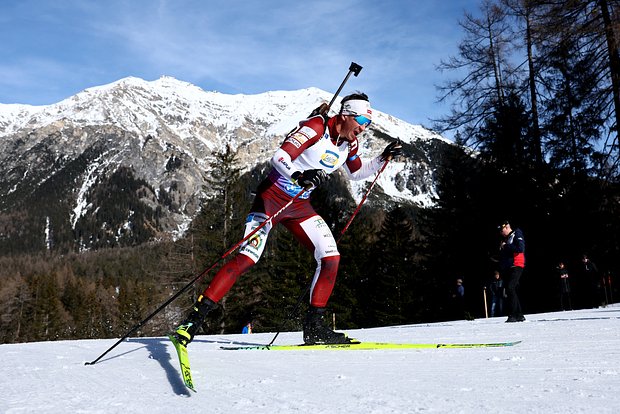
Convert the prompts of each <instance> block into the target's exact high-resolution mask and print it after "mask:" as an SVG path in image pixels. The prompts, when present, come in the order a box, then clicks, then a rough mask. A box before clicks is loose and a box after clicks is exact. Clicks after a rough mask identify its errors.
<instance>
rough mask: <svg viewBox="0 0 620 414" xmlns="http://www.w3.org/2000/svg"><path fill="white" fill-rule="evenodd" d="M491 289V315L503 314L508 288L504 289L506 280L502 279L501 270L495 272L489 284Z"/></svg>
mask: <svg viewBox="0 0 620 414" xmlns="http://www.w3.org/2000/svg"><path fill="white" fill-rule="evenodd" d="M489 290H490V291H491V317H494V316H502V315H503V314H504V297H505V296H506V290H505V289H504V281H503V280H502V277H501V275H500V274H499V270H496V271H495V272H494V274H493V280H492V281H491V283H490V284H489Z"/></svg>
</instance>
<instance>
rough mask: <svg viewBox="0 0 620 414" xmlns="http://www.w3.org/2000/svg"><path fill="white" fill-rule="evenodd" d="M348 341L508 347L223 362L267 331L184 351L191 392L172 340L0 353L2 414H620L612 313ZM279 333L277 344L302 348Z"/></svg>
mask: <svg viewBox="0 0 620 414" xmlns="http://www.w3.org/2000/svg"><path fill="white" fill-rule="evenodd" d="M526 317H527V318H528V320H527V321H526V322H524V323H516V324H507V323H504V320H505V318H490V319H478V320H476V321H454V322H442V323H432V324H418V325H407V326H397V327H382V328H373V329H362V330H351V331H348V333H349V335H350V336H352V337H355V338H358V339H360V340H366V341H377V342H385V341H390V342H403V343H404V342H419V343H422V342H423V343H428V342H433V343H435V342H440V343H469V342H505V341H518V340H521V341H523V342H522V343H521V344H518V345H516V346H513V347H506V348H478V349H423V350H389V351H386V350H384V351H331V350H328V351H310V350H300V351H288V352H285V351H281V352H280V351H224V350H220V349H219V347H220V346H222V345H229V344H243V343H245V344H266V343H268V342H269V341H270V340H271V338H273V335H274V334H273V333H262V334H252V335H241V334H239V335H210V336H206V335H202V336H198V337H197V338H196V340H195V341H194V342H193V343H192V344H191V345H190V346H189V354H190V360H191V364H192V374H193V379H194V384H195V386H196V389H197V391H198V392H197V393H193V392H191V391H189V390H187V389H186V388H185V387H184V386H183V382H182V380H181V377H180V373H179V369H178V366H177V365H178V361H177V358H176V354H175V352H174V348H173V346H172V344H171V343H170V342H169V341H168V340H167V338H132V339H130V340H128V341H125V342H123V343H121V344H120V345H119V346H117V347H116V348H115V349H114V350H112V351H111V352H110V353H109V354H107V355H106V356H104V357H103V358H102V359H101V361H99V362H98V363H97V364H96V365H93V366H85V365H84V363H85V362H86V361H92V360H94V359H95V358H97V356H99V355H100V354H101V353H103V352H104V351H105V350H106V349H108V347H110V346H111V345H112V344H114V343H115V342H116V339H107V340H77V341H57V342H39V343H26V344H3V345H0V355H1V358H0V366H1V367H2V368H1V370H2V373H3V375H2V376H0V390H2V393H1V394H0V412H3V413H11V414H14V413H67V412H71V413H121V412H122V413H146V412H148V413H169V412H171V411H181V412H192V413H194V412H209V413H253V414H255V413H274V414H275V413H313V414H319V413H326V414H327V413H333V412H356V413H500V412H501V413H558V414H559V413H562V414H564V413H590V412H596V413H618V412H620V393H619V390H620V306H610V307H607V308H601V309H592V310H579V311H571V312H558V313H547V314H537V315H526ZM300 341H301V333H299V332H290V333H282V334H280V336H279V337H278V341H277V343H298V342H300Z"/></svg>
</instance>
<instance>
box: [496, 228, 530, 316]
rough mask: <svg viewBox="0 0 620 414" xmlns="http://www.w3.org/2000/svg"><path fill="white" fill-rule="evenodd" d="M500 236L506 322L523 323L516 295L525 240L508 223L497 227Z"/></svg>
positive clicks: (500, 261) (500, 262) (523, 256)
mask: <svg viewBox="0 0 620 414" xmlns="http://www.w3.org/2000/svg"><path fill="white" fill-rule="evenodd" d="M498 230H499V231H500V233H501V235H502V241H501V244H500V249H499V258H500V259H499V265H500V272H501V275H502V279H504V281H505V284H504V286H505V287H506V295H507V297H506V305H507V306H506V308H507V312H508V319H507V320H506V322H523V321H525V317H524V316H523V311H522V310H521V302H520V301H519V296H518V295H517V289H518V287H519V279H520V278H521V275H522V274H523V268H524V267H525V240H524V238H523V233H522V232H521V230H520V229H514V230H513V229H512V227H511V226H510V223H509V222H508V221H504V222H503V223H502V224H500V225H499V226H498Z"/></svg>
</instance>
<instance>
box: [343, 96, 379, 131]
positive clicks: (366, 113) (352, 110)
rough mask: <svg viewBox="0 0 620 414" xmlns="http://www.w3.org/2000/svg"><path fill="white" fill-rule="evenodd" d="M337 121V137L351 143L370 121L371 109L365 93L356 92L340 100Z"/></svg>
mask: <svg viewBox="0 0 620 414" xmlns="http://www.w3.org/2000/svg"><path fill="white" fill-rule="evenodd" d="M338 121H339V122H338V124H339V131H338V133H339V136H340V137H341V138H343V139H346V140H347V141H352V140H353V139H354V138H355V137H356V136H357V135H358V134H359V133H361V132H362V131H364V130H365V129H366V127H368V125H370V122H371V121H372V109H371V108H370V102H369V101H368V96H367V95H366V94H365V93H362V92H356V93H352V94H351V95H347V96H345V97H344V98H342V101H341V103H340V112H338Z"/></svg>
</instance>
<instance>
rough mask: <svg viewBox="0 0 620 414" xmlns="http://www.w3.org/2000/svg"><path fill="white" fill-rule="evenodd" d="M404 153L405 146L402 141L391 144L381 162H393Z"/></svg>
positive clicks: (383, 154)
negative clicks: (392, 160)
mask: <svg viewBox="0 0 620 414" xmlns="http://www.w3.org/2000/svg"><path fill="white" fill-rule="evenodd" d="M402 153H403V144H401V143H400V140H398V141H394V142H390V143H389V144H388V146H387V147H385V149H384V150H383V152H382V153H381V161H386V160H391V159H393V158H394V157H398V156H399V155H402Z"/></svg>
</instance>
